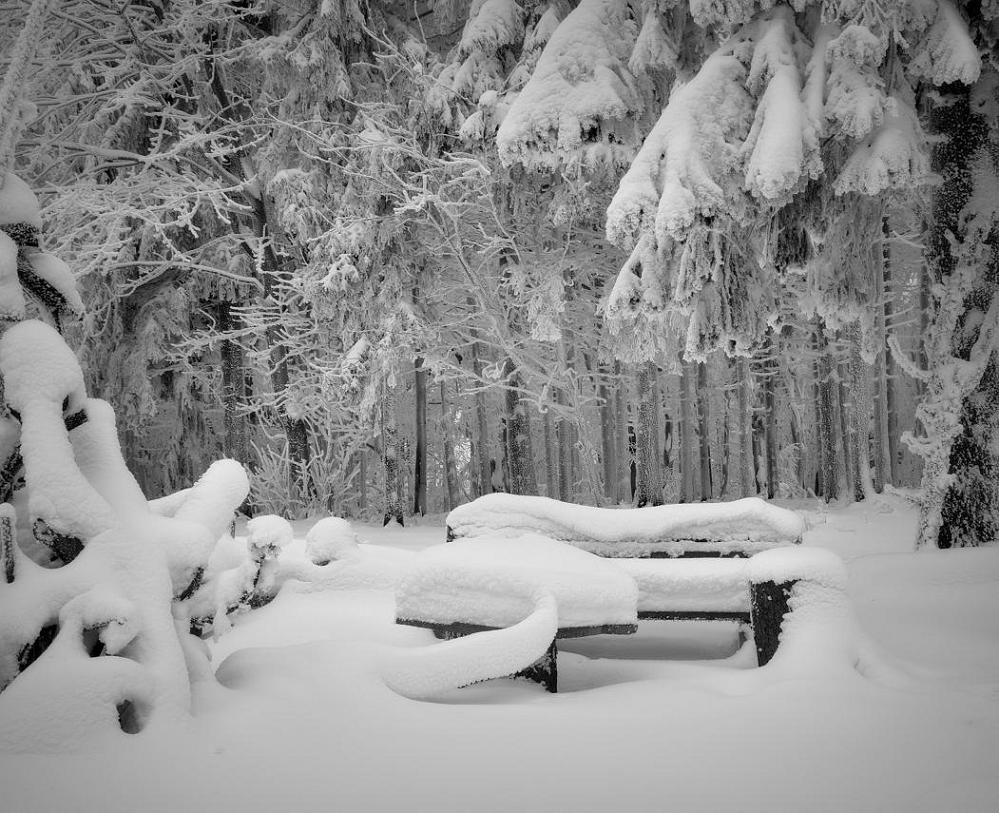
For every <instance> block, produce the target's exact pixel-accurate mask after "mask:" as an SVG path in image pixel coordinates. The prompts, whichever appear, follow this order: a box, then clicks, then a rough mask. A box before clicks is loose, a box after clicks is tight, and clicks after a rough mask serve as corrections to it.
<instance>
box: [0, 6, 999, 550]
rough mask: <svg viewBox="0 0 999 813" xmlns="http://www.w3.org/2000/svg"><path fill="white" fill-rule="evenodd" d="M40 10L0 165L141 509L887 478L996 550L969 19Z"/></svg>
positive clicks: (997, 189)
mask: <svg viewBox="0 0 999 813" xmlns="http://www.w3.org/2000/svg"><path fill="white" fill-rule="evenodd" d="M43 5H44V6H46V8H45V15H44V19H45V22H44V28H43V34H42V36H40V37H39V38H38V40H37V42H36V48H35V53H34V56H33V60H32V62H31V63H30V70H29V71H28V72H27V73H26V75H25V76H24V80H23V81H24V87H23V89H22V91H21V92H20V93H19V94H13V95H11V94H7V95H6V96H4V97H3V98H4V101H5V102H9V104H10V107H9V109H6V110H4V111H3V113H4V116H3V120H4V121H5V122H7V123H10V122H16V123H17V126H16V127H11V126H7V127H5V128H4V129H5V132H4V138H5V139H6V140H7V142H9V143H16V144H17V152H16V155H15V159H14V161H13V166H11V167H8V169H12V170H14V171H16V172H17V174H18V175H19V176H20V177H21V178H23V179H24V180H25V181H27V183H28V184H29V185H30V186H31V187H32V188H33V189H34V190H35V192H36V193H37V194H38V196H39V197H40V199H41V200H42V202H43V204H44V211H43V215H44V228H43V229H42V232H41V237H40V242H41V245H42V248H43V249H44V251H45V252H47V253H49V254H51V255H54V256H56V257H59V258H60V259H61V260H63V261H65V262H66V263H68V265H69V267H71V268H72V269H73V271H74V273H75V275H76V277H77V282H78V285H79V288H80V290H81V294H82V296H83V300H84V302H85V305H86V308H85V310H84V315H83V316H82V317H81V318H80V319H77V320H69V319H67V320H65V321H66V324H65V325H64V328H65V331H66V334H67V336H68V338H69V340H70V343H71V344H72V345H73V346H74V347H76V348H77V350H78V354H79V356H80V358H81V362H82V363H83V366H84V370H85V372H86V374H87V376H88V381H87V384H88V388H89V389H90V390H91V391H94V392H99V393H101V394H102V395H103V397H105V398H107V399H108V400H109V401H110V402H111V403H112V404H113V406H114V407H115V412H116V414H117V420H118V429H119V434H120V435H121V438H122V447H123V451H124V452H125V456H126V459H127V462H128V464H129V468H130V469H131V470H132V471H133V472H134V473H135V475H136V477H137V478H138V480H139V482H140V483H141V485H142V487H143V489H144V491H145V492H146V494H147V495H148V496H149V497H156V496H159V495H161V494H165V493H169V492H172V491H175V490H176V489H178V488H182V487H184V486H186V485H188V484H189V483H190V482H191V481H192V480H193V479H194V478H195V477H196V476H197V474H199V473H200V472H201V471H203V470H204V469H205V468H206V467H207V465H208V463H210V462H211V461H212V460H214V459H216V458H219V457H233V458H236V459H237V460H240V461H241V462H244V463H245V464H246V465H247V466H248V468H249V469H250V470H251V478H252V484H253V489H252V491H251V497H250V502H249V504H248V505H247V508H248V509H249V510H251V511H254V512H276V513H282V514H284V515H286V516H289V517H303V516H308V515H315V514H319V513H324V512H331V513H334V514H337V515H341V516H352V517H366V518H370V517H374V516H377V517H378V518H379V519H382V518H384V520H385V521H390V520H393V519H395V520H397V521H399V522H402V521H404V518H405V515H407V514H410V513H427V512H436V511H441V510H447V509H449V508H450V507H452V506H454V505H457V504H459V503H460V502H463V501H465V500H467V499H469V498H471V497H474V496H477V495H479V494H482V493H486V492H489V491H492V490H507V491H512V492H515V493H539V494H547V495H549V496H553V497H557V498H559V499H563V500H569V501H575V502H583V503H592V504H615V503H619V502H634V503H636V504H638V505H644V504H658V503H661V502H664V501H665V502H675V501H693V500H707V499H723V498H733V497H737V496H744V495H751V494H762V495H764V496H767V497H775V496H782V497H800V496H806V495H815V496H816V497H821V498H823V499H826V500H832V499H840V500H851V499H863V498H864V497H865V496H866V495H868V494H870V493H872V492H876V491H881V490H883V489H885V488H889V487H893V486H895V487H907V488H912V489H913V493H914V494H915V495H916V498H917V499H919V500H920V501H921V504H922V509H923V510H922V523H921V540H922V542H923V543H924V544H941V545H942V546H950V545H952V544H962V545H963V544H978V543H980V542H985V541H991V540H992V539H994V538H995V536H996V529H997V522H999V476H997V475H999V469H997V464H999V441H997V432H996V430H997V423H999V417H997V412H999V410H997V407H999V376H997V374H996V362H995V352H994V350H995V343H996V333H997V331H996V325H997V321H999V299H997V298H995V297H994V296H993V293H994V290H995V287H996V283H997V280H999V226H997V223H999V214H997V207H999V98H997V89H999V82H997V73H996V63H997V62H999V57H997V49H996V41H997V37H999V3H997V2H996V0H985V2H978V1H977V0H976V2H972V3H958V4H952V3H950V2H948V0H911V1H910V0H884V1H883V2H863V3H861V2H857V0H834V1H833V2H825V3H810V2H807V0H796V2H795V3H793V4H792V5H791V6H788V5H783V4H774V3H771V2H768V1H767V0H764V2H762V3H758V2H743V1H742V0H731V2H705V1H704V0H696V1H692V2H690V3H689V4H687V3H683V2H673V0H639V1H636V2H627V1H626V0H581V2H580V3H578V4H576V5H574V4H572V3H568V2H561V1H559V2H532V1H531V0H524V2H521V3H514V2H512V0H474V1H473V2H471V3H469V2H461V1H460V0H444V2H379V1H378V0H372V2H368V3H362V2H351V1H350V0H348V1H347V2H340V1H339V0H322V2H313V1H312V0H281V1H280V2H274V1H272V0H244V1H243V2H221V1H220V0H204V1H199V0H169V1H167V0H164V2H159V0H148V1H147V2H125V3H118V2H110V0H109V1H108V2H102V1H101V0H67V2H62V3H58V4H56V3H42V2H40V1H39V0H36V2H34V3H30V4H29V3H6V4H4V12H5V19H7V20H9V24H8V25H7V26H5V28H4V30H3V31H2V32H0V41H2V43H3V52H4V53H5V54H10V53H11V51H12V48H13V42H14V38H15V37H16V36H17V34H18V33H19V32H20V31H22V30H23V23H24V21H25V20H26V18H27V15H28V14H29V12H31V11H35V12H38V10H39V7H41V6H43ZM8 76H9V73H8ZM23 100H30V102H31V104H26V103H25V102H24V101H23ZM15 105H16V107H15ZM8 131H9V132H8ZM7 152H8V151H7V150H6V149H0V155H5V154H7ZM5 229H6V227H5Z"/></svg>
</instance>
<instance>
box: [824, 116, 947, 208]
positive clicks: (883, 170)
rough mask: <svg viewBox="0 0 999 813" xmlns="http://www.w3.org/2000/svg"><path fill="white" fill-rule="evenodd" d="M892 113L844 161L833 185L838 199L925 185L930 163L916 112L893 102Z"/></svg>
mask: <svg viewBox="0 0 999 813" xmlns="http://www.w3.org/2000/svg"><path fill="white" fill-rule="evenodd" d="M892 101H893V102H894V104H893V107H894V109H895V111H896V112H895V113H894V114H892V115H890V116H888V117H887V118H886V119H885V120H884V123H883V124H881V126H879V127H878V128H876V129H875V130H874V131H873V132H872V133H870V135H868V137H867V138H865V139H864V140H863V141H862V142H861V143H860V144H859V145H857V147H856V148H855V149H854V151H853V153H852V154H851V155H850V157H849V158H848V159H847V160H846V164H844V166H843V169H842V171H841V172H840V174H839V176H838V177H837V178H836V181H835V182H834V183H833V189H834V190H835V192H836V194H837V195H845V194H847V193H848V192H860V193H862V194H864V195H877V194H880V193H881V192H884V191H887V190H890V189H910V188H912V187H914V186H919V185H920V184H924V183H926V182H927V181H928V179H929V177H930V163H929V158H928V151H927V149H926V138H925V136H924V134H923V131H922V128H921V127H920V125H919V121H918V119H917V118H916V114H915V111H914V110H913V109H912V108H911V107H909V106H908V105H907V104H905V103H903V102H902V101H900V100H897V99H893V100H892Z"/></svg>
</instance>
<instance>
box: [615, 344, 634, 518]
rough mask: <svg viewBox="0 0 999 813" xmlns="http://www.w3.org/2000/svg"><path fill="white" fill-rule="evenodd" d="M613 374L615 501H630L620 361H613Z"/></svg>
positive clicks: (625, 405) (629, 458)
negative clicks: (614, 377)
mask: <svg viewBox="0 0 999 813" xmlns="http://www.w3.org/2000/svg"><path fill="white" fill-rule="evenodd" d="M614 375H615V376H616V379H615V380H616V383H615V386H614V416H615V422H616V426H615V432H614V440H615V444H616V445H617V495H616V499H617V502H619V503H621V502H631V501H632V499H633V498H634V494H633V493H632V490H631V466H632V462H633V458H632V454H631V445H630V443H629V437H630V434H629V431H628V423H629V421H628V399H627V397H626V389H627V386H626V384H625V382H626V381H627V380H628V377H627V375H626V374H625V373H624V371H623V369H622V366H621V362H619V361H616V362H614Z"/></svg>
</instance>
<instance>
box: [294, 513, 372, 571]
mask: <svg viewBox="0 0 999 813" xmlns="http://www.w3.org/2000/svg"><path fill="white" fill-rule="evenodd" d="M305 554H306V556H308V557H309V559H310V560H311V561H312V562H313V563H314V564H317V565H326V564H329V563H330V562H335V561H339V560H344V559H357V558H359V553H358V546H357V534H355V533H354V528H353V527H352V526H351V524H350V523H349V522H348V521H347V520H345V519H341V518H340V517H326V518H325V519H321V520H319V521H318V522H317V523H316V524H315V525H313V526H312V527H311V528H310V529H309V533H308V534H306V537H305Z"/></svg>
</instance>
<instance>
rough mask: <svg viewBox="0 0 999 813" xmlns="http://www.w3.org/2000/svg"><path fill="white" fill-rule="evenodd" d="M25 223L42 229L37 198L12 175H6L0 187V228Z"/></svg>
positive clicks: (23, 183)
mask: <svg viewBox="0 0 999 813" xmlns="http://www.w3.org/2000/svg"><path fill="white" fill-rule="evenodd" d="M15 223H27V224H28V225H31V226H34V227H35V228H37V229H40V228H41V227H42V215H41V211H40V207H39V206H38V198H36V197H35V193H34V192H32V191H31V188H30V187H29V186H28V185H27V184H26V183H25V182H24V181H22V180H21V179H20V178H18V177H17V176H16V175H14V174H13V173H8V174H7V176H6V177H5V178H4V182H3V186H0V226H9V225H13V224H15Z"/></svg>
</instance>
